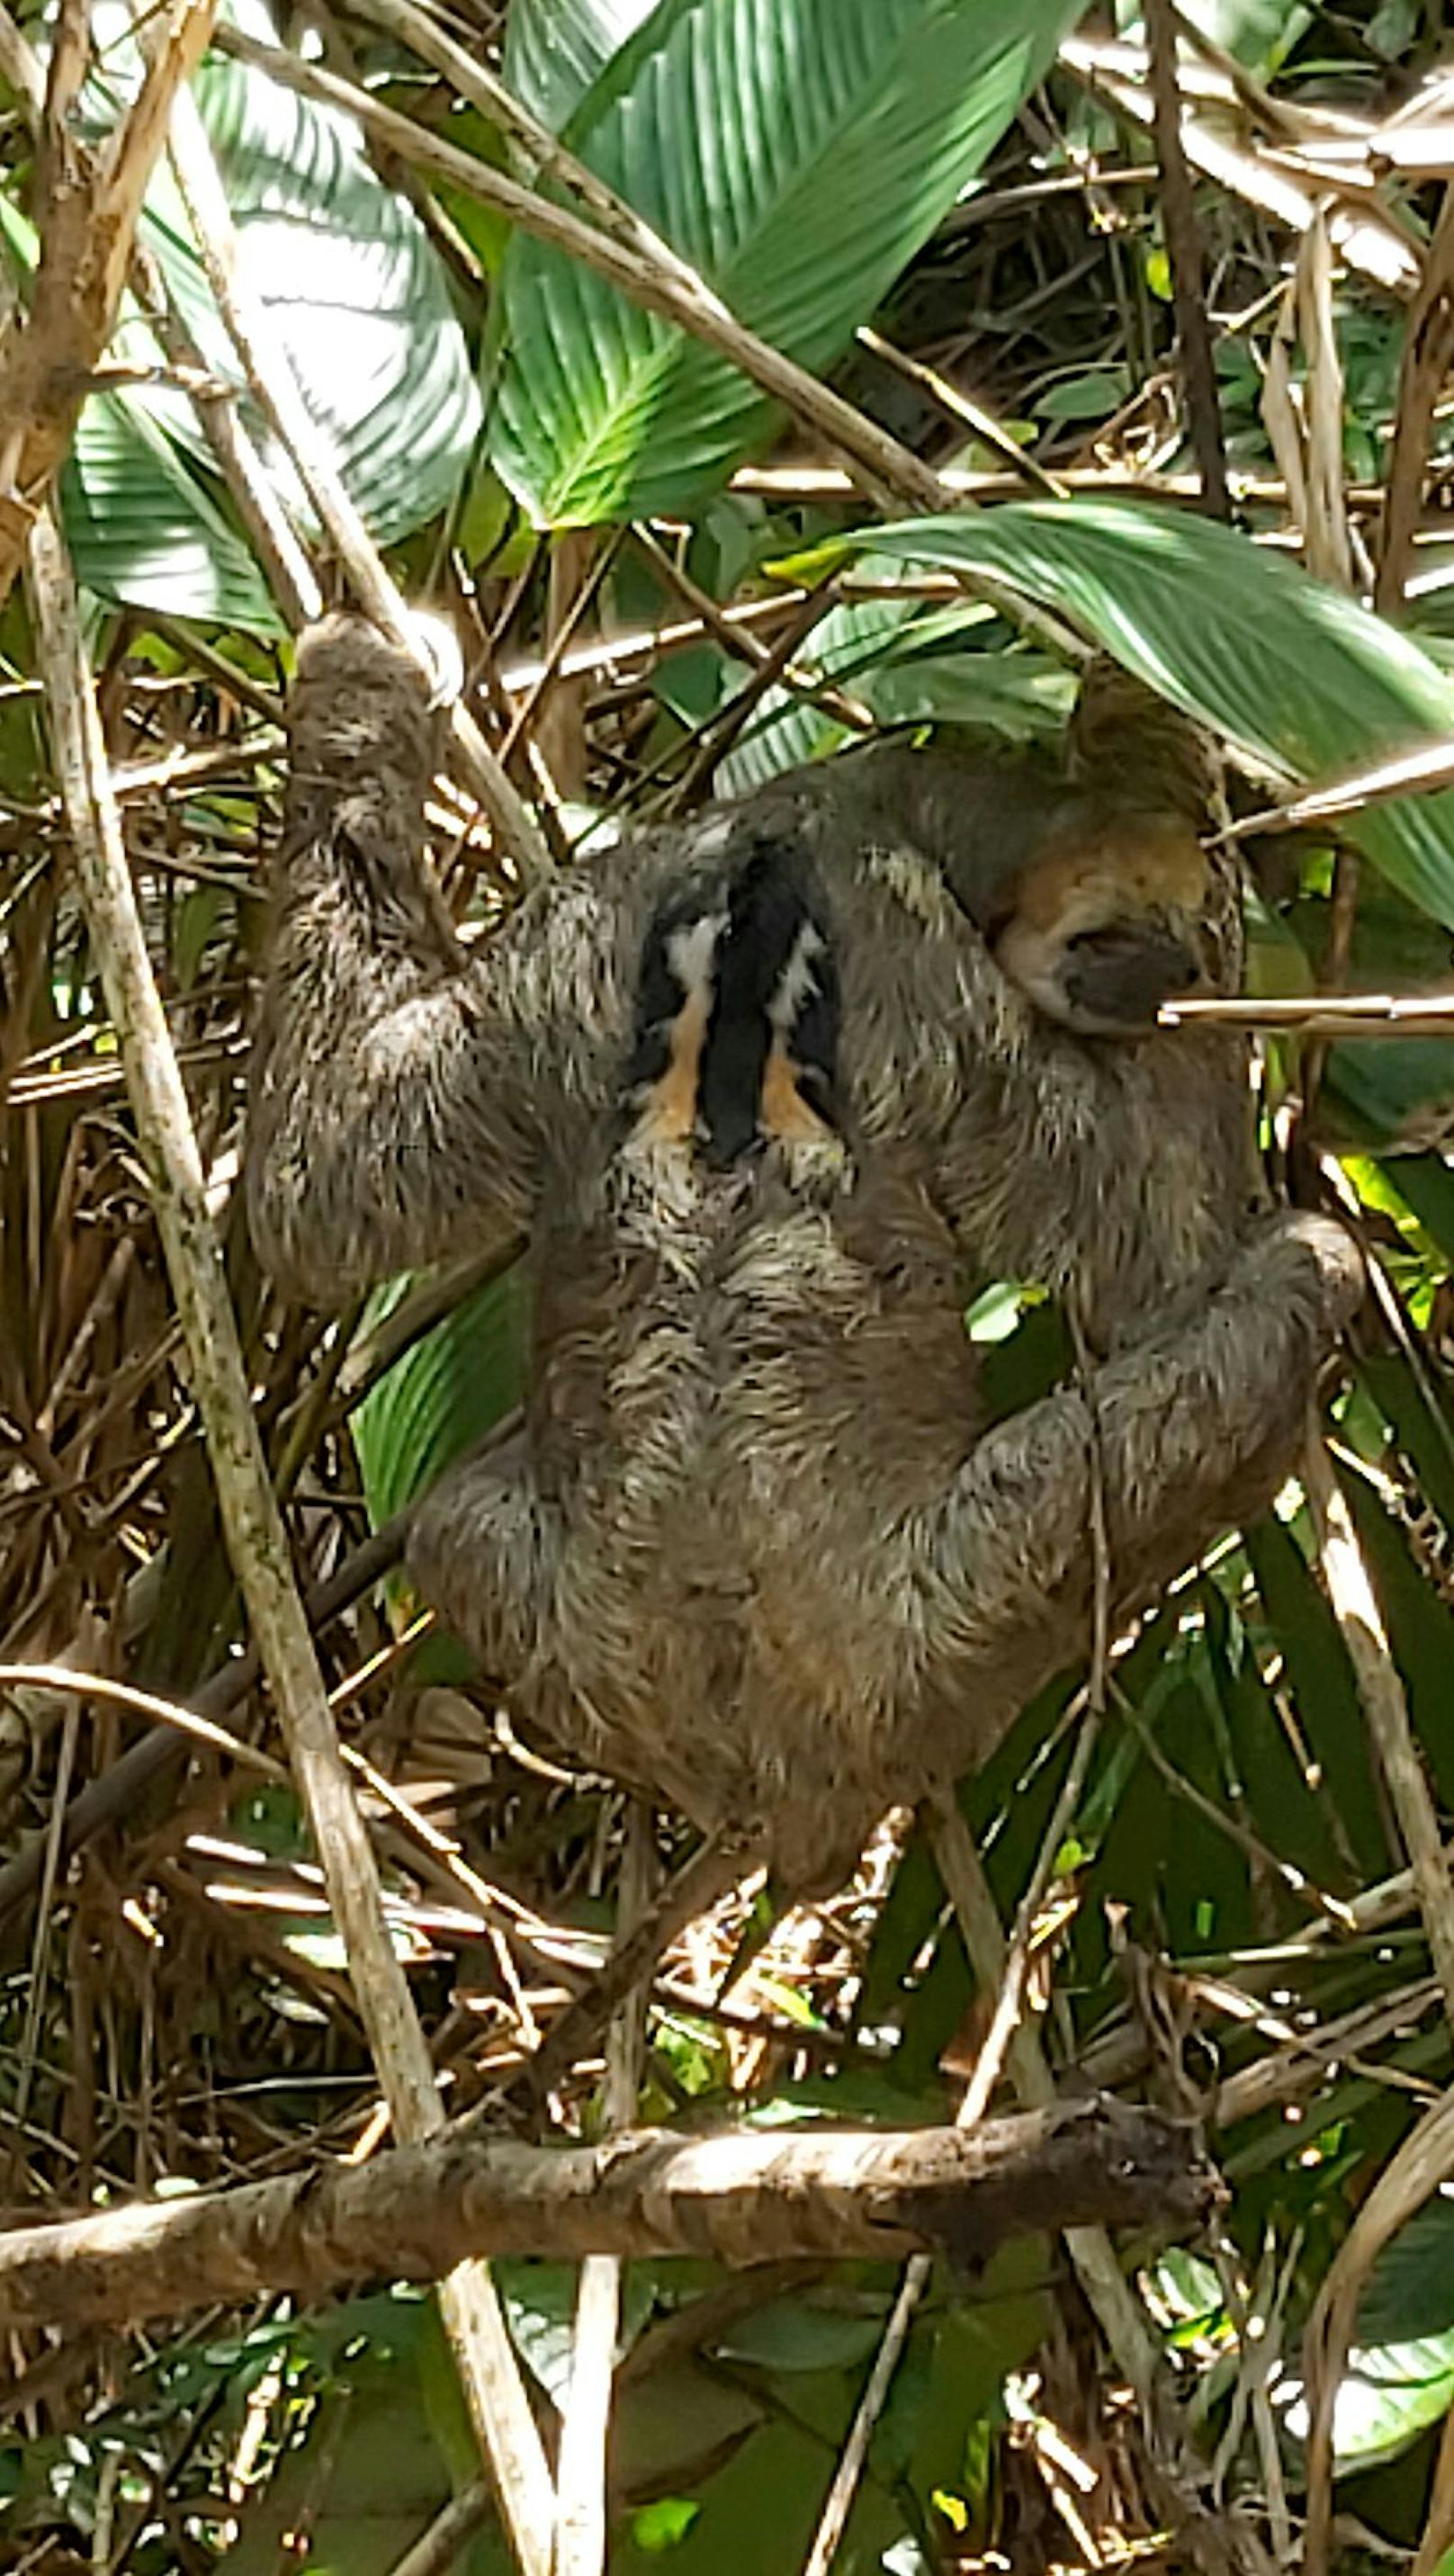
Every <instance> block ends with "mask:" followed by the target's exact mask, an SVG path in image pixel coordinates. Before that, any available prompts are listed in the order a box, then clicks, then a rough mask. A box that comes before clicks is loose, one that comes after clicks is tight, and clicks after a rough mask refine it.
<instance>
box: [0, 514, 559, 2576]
mask: <svg viewBox="0 0 1454 2576" xmlns="http://www.w3.org/2000/svg"><path fill="white" fill-rule="evenodd" d="M31 589H32V596H33V601H34V609H35V616H36V625H37V641H38V649H39V657H40V663H41V669H42V675H43V678H44V682H45V689H46V698H47V704H48V708H49V716H50V728H51V738H52V744H53V749H54V755H55V761H56V767H57V771H58V773H59V778H60V785H61V793H62V796H63V798H64V802H65V810H66V816H67V821H68V823H69V826H70V832H71V838H72V842H73V846H74V849H75V858H76V871H77V877H78V882H79V886H80V892H81V899H82V902H83V904H84V906H85V911H86V917H87V921H88V924H89V927H90V932H91V937H92V939H93V941H94V943H95V948H96V953H97V957H98V960H99V962H100V968H101V976H102V982H103V985H104V988H105V992H106V999H107V1004H108V1007H109V1009H110V1012H111V1017H112V1020H113V1022H114V1024H115V1028H116V1033H117V1039H118V1043H119V1046H120V1050H121V1055H122V1060H123V1062H124V1064H125V1067H126V1075H127V1084H128V1089H129V1091H130V1095H131V1101H132V1107H133V1110H134V1113H135V1117H136V1124H137V1130H138V1137H139V1141H140V1145H141V1150H142V1155H143V1158H144V1160H145V1163H146V1167H147V1171H148V1175H149V1178H150V1181H151V1186H152V1191H153V1195H154V1199H155V1205H156V1215H157V1224H158V1228H159V1231H160V1234H161V1238H162V1246H163V1251H164V1253H165V1256H166V1263H167V1269H168V1273H169V1275H170V1279H171V1283H172V1291H173V1294H174V1296H175V1299H176V1304H177V1311H178V1315H179V1317H180V1320H181V1325H182V1331H183V1335H184V1338H185V1341H186V1346H187V1353H188V1362H189V1370H190V1376H191V1383H192V1392H193V1396H194V1399H195V1401H196V1404H197V1409H198V1412H199V1414H200V1416H201V1419H202V1425H203V1430H204V1434H205V1437H206V1440H207V1446H208V1453H209V1456H210V1459H211V1464H212V1471H213V1476H214V1479H215V1482H216V1488H217V1499H218V1503H219V1506H220V1510H221V1515H222V1525H223V1531H224V1535H225V1538H226V1542H227V1548H228V1554H229V1557H230V1559H231V1562H232V1567H233V1571H234V1573H235V1575H236V1577H237V1581H238V1585H239V1588H240V1590H241V1592H242V1596H243V1599H244V1601H245V1602H246V1604H247V1608H248V1614H249V1617H250V1619H251V1622H252V1628H253V1634H254V1637H255V1639H256V1642H257V1648H258V1653H259V1656H260V1658H261V1661H262V1665H263V1669H264V1672H265V1673H266V1675H267V1678H268V1681H269V1685H270V1687H271V1691H272V1697H273V1702H274V1706H275V1707H276V1709H277V1713H278V1716H279V1719H280V1721H281V1723H282V1726H283V1729H284V1733H285V1735H286V1738H287V1743H288V1753H289V1758H290V1761H291V1764H292V1769H293V1774H294V1777H295V1779H296V1781H297V1783H298V1788H299V1791H300V1794H301V1796H302V1799H303V1803H304V1806H305V1808H306V1810H307V1814H308V1818H309V1823H310V1826H311V1828H312V1832H313V1838H314V1842H315V1844H316V1847H317V1851H318V1857H319V1860H320V1862H321V1863H322V1866H323V1871H324V1876H325V1880H326V1883H327V1888H328V1895H329V1901H330V1904H331V1906H332V1909H333V1913H334V1918H335V1920H336V1922H337V1924H338V1927H339V1931H340V1932H341V1934H342V1936H343V1940H344V1943H345V1946H346V1949H347V1952H348V1958H349V1965H350V1969H351V1971H352V1976H353V1982H354V1987H355V1991H356V1993H357V1997H358V2004H359V2010H360V2013H361V2015H362V2018H363V2021H364V2024H365V2027H366V2029H367V2032H368V2036H369V2044H370V2047H371V2049H372V2051H373V2056H374V2062H375V2064H376V2066H377V2068H378V2072H379V2080H380V2083H381V2085H382V2087H383V2090H384V2094H385V2097H386V2099H387V2101H388V2103H389V2108H390V2112H391V2115H392V2118H393V2122H394V2127H395V2130H396V2132H397V2134H398V2135H399V2136H400V2137H401V2138H403V2139H405V2140H413V2139H419V2138H423V2137H427V2136H428V2135H429V2134H430V2133H431V2132H432V2131H433V2130H434V2129H436V2128H438V2127H439V2126H440V2125H441V2124H442V2121H443V2116H444V2115H443V2111H442V2109H441V2106H440V2100H439V2094H438V2089H437V2087H436V2084H435V2079H434V2069H433V2065H432V2062H431V2060H430V2055H429V2047H428V2043H427V2041H426V2039H425V2037H424V2033H423V2031H422V2029H421V2028H420V2025H419V2020H418V2017H417V2015H416V2013H415V2010H414V2005H413V2000H412V1998H411V1996H410V1993H409V1989H408V1986H407V1985H406V1983H405V1980H404V1973H403V1970H402V1968H401V1967H400V1964H399V1960H398V1957H397V1955H396V1953H395V1950H394V1946H393V1942H392V1939H391V1937H390V1934H389V1929H388V1924H387V1922H386V1919H385V1915H384V1909H383V1904H382V1901H381V1897H380V1891H379V1882H378V1873H377V1871H376V1869H375V1866H374V1857H373V1852H372V1850H371V1848H370V1845H369V1840H368V1836H367V1834H366V1832H365V1830H364V1826H363V1821H362V1819H361V1817H360V1815H359V1812H358V1807H357V1804H356V1802H355V1799H354V1795H353V1790H352V1786H351V1784H350V1781H349V1778H348V1774H347V1771H346V1770H345V1768H344V1764H343V1761H342V1758H341V1756H340V1753H339V1747H338V1738H337V1735H336V1733H335V1731H334V1725H333V1718H332V1713H331V1711H330V1709H329V1706H328V1699H327V1694H326V1692H325V1690H324V1687H323V1678H322V1675H321V1673H320V1672H319V1669H318V1662H317V1657H316V1655H315V1653H314V1650H313V1642H312V1639H311V1637H310V1636H309V1633H308V1625H307V1621H306V1619H305V1617H304V1613H303V1607H302V1604H301V1602H300V1600H299V1598H298V1592H297V1587H296V1584H295V1582H294V1579H293V1569H292V1563H291V1558H290V1553H289V1548H288V1540H287V1533H286V1531H285V1529H284V1527H283V1523H282V1517H281V1514H280V1513H279V1510H278V1506H277V1503H276V1501H275V1499H274V1496H273V1492H272V1488H271V1486H270V1485H269V1483H268V1476H267V1464H266V1460H265V1459H264V1456H263V1451H262V1444H261V1441H260V1439H259V1436H258V1429H257V1424H256V1421H255V1419H254V1417H253V1412H252V1404H251V1399H250V1395H249V1390H248V1382H247V1372H246V1369H245V1367H244V1364H243V1358H242V1352H241V1348H240V1346H239V1343H238V1339H237V1327H236V1323H235V1320H234V1317H233V1313H232V1308H231V1305H230V1303H229V1301H228V1296H227V1290H226V1283H225V1280H224V1276H223V1271H222V1265H221V1262H220V1260H219V1257H218V1251H217V1243H216V1238H215V1236H214V1234H213V1230H212V1224H211V1220H210V1218H209V1216H208V1212H207V1204H206V1192H205V1185H204V1177H203V1170H202V1162H201V1156H200V1154H199V1152H198V1148H197V1139H196V1135H195V1133H194V1131H193V1127H192V1121H191V1113H190V1110H189V1107H188V1104H187V1097H186V1093H185V1091H184V1090H183V1088H182V1081H181V1076H180V1074H179V1073H178V1070H177V1061H176V1056H175V1053H174V1050H173V1047H172V1042H171V1036H170V1032H169V1030H168V1028H167V1023H166V1017H165V1014H164V1012H163V1010H162V1007H161V1001H160V997H159V995H158V993H157V989H156V984H155V981H154V978H153V975H152V970H151V962H150V959H149V957H148V955H147V950H146V942H145V938H144V935H143V931H142V925H141V917H140V913H139V911H138V908H137V901H136V893H135V888H134V887H133V884H132V880H131V872H130V868H129V866H128V864H127V857H126V850H125V847H124V844H123V842H122V837H121V825H120V818H119V815H118V812H117V808H116V803H115V799H114V797H113V796H112V793H111V782H110V775H109V770H108V767H107V761H106V752H105V746H104V743H103V741H102V737H101V728H100V720H99V716H98V713H97V708H96V700H95V693H94V689H93V687H92V682H91V675H90V671H89V669H88V667H87V663H86V656H85V649H84V646H83V644H82V640H81V631H80V624H79V617H78V611H77V604H76V595H75V585H74V580H73V577H72V573H71V568H70V564H69V561H68V559H67V557H66V554H65V551H64V548H63V547H62V545H61V542H60V539H59V536H58V535H57V533H56V531H55V528H54V526H53V525H52V523H51V521H50V519H49V517H48V516H46V515H45V514H42V516H41V518H40V519H39V520H38V521H37V524H36V528H35V531H34V533H33V535H32V539H31ZM441 2309H442V2312H443V2315H444V2318H445V2324H446V2329H447V2331H448V2333H449V2336H450V2340H451V2343H452V2344H453V2347H454V2350H455V2353H456V2357H457V2359H458V2361H459V2364H460V2368H461V2374H462V2378H463V2382H464V2386H465V2390H466V2394H467V2396H468V2397H469V2399H470V2402H471V2410H472V2413H473V2415H474V2419H475V2424H476V2429H477V2432H478V2434H479V2436H480V2439H481V2442H482V2445H483V2446H484V2448H485V2452H486V2456H487V2457H488V2459H489V2461H490V2465H491V2468H492V2471H493V2474H494V2477H495V2482H496V2488H497V2491H498V2493H499V2496H500V2500H501V2505H502V2510H503V2512H504V2516H505V2520H506V2524H507V2527H508V2529H509V2530H510V2532H511V2536H512V2538H513V2540H514V2543H515V2547H516V2552H517V2555H518V2557H519V2560H520V2564H521V2566H522V2568H523V2569H524V2570H525V2571H526V2576H547V2568H548V2559H547V2556H546V2534H547V2532H548V2529H549V2520H550V2504H549V2496H550V2487H549V2474H548V2471H547V2469H546V2465H545V2457H544V2453H543V2452H542V2450H541V2448H540V2440H539V2436H538V2434H537V2432H536V2430H535V2424H534V2419H533V2417H532V2416H531V2414H530V2410H529V2406H528V2404H527V2401H526V2397H525V2391H524V2385H523V2382H522V2381H521V2378H520V2374H519V2369H518V2366H517V2364H516V2362H515V2358H514V2355H513V2353H512V2351H511V2348H510V2344H509V2341H508V2338H507V2336H506V2332H505V2326H504V2320H503V2317H502V2315H501V2313H500V2309H499V2306H498V2303H497V2301H496V2299H495V2295H494V2290H493V2287H492V2285H491V2283H490V2281H489V2276H488V2274H487V2273H485V2272H483V2271H482V2270H481V2269H480V2267H478V2266H476V2265H470V2266H468V2267H465V2268H464V2269H463V2270H462V2271H461V2273H460V2274H459V2275H457V2276H454V2277H452V2278H451V2280H450V2281H448V2282H446V2283H445V2284H444V2285H443V2287H442V2290H441Z"/></svg>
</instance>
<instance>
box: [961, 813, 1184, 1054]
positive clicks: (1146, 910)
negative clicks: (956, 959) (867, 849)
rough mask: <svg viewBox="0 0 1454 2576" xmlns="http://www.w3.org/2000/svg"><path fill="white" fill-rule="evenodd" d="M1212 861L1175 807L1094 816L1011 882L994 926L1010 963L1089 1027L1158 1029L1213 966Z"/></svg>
mask: <svg viewBox="0 0 1454 2576" xmlns="http://www.w3.org/2000/svg"><path fill="white" fill-rule="evenodd" d="M1207 900H1208V872H1207V863H1206V859H1205V857H1204V856H1203V853H1202V851H1201V849H1200V847H1199V845H1198V843H1197V839H1196V836H1195V834H1194V833H1193V832H1192V830H1191V829H1190V827H1189V826H1188V825H1187V824H1186V823H1184V822H1182V821H1180V820H1179V819H1177V818H1176V817H1174V816H1149V815H1132V814H1127V815H1121V816H1116V815H1109V816H1107V817H1106V818H1105V819H1104V820H1103V821H1096V822H1092V821H1091V819H1090V818H1089V817H1087V818H1086V828H1085V829H1084V830H1083V831H1082V832H1076V833H1074V834H1072V835H1070V836H1068V837H1067V838H1066V839H1064V840H1061V839H1059V838H1057V841H1056V843H1055V845H1054V846H1053V847H1052V848H1051V849H1049V850H1046V851H1042V852H1041V853H1040V855H1039V856H1038V857H1037V858H1036V859H1035V860H1033V861H1032V862H1031V863H1030V865H1029V866H1027V867H1026V868H1024V869H1023V870H1021V871H1020V872H1019V873H1018V875H1017V876H1016V877H1015V878H1013V879H1012V880H1011V881H1010V882H1008V883H1007V884H1005V885H1004V887H1003V888H1002V889H1001V890H1000V900H999V902H998V903H997V905H996V907H995V913H996V917H995V918H993V919H991V920H990V921H989V922H988V923H987V924H986V932H987V936H988V939H989V945H990V948H991V950H992V952H993V954H994V957H995V960H996V962H997V964H998V965H999V967H1000V969H1001V971H1002V972H1003V973H1004V974H1006V975H1008V976H1009V977H1010V978H1011V980H1012V981H1013V982H1014V983H1016V984H1018V985H1019V987H1020V989H1021V991H1022V992H1024V993H1027V994H1028V995H1029V998H1030V999H1031V1001H1032V1002H1034V1003H1035V1004H1036V1006H1037V1008H1039V1009H1040V1010H1042V1011H1043V1012H1044V1013H1045V1014H1046V1016H1047V1018H1049V1019H1052V1020H1058V1021H1059V1022H1060V1023H1061V1025H1062V1027H1064V1028H1068V1029H1074V1030H1076V1031H1077V1032H1078V1033H1079V1034H1081V1035H1083V1036H1087V1037H1134V1036H1137V1035H1140V1034H1142V1033H1144V1032H1145V1031H1147V1030H1149V1029H1151V1028H1154V1027H1155V1025H1156V1014H1157V1011H1158V1009H1159V1007H1160V1005H1161V1004H1162V1003H1163V1002H1168V1001H1171V1000H1172V999H1173V998H1174V996H1176V995H1177V994H1185V993H1187V992H1189V991H1191V990H1192V989H1193V988H1194V987H1195V986H1197V985H1198V984H1200V983H1201V982H1202V981H1203V979H1204V975H1205V971H1206V961H1205V958H1204V954H1203V943H1202V924H1203V920H1204V917H1205V913H1206V908H1207Z"/></svg>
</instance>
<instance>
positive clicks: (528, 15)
mask: <svg viewBox="0 0 1454 2576" xmlns="http://www.w3.org/2000/svg"><path fill="white" fill-rule="evenodd" d="M655 6H656V0H512V5H511V9H510V15H509V17H508V18H507V20H506V22H505V54H504V72H505V85H506V87H507V89H510V90H513V92H514V94H515V96H516V98H518V99H519V100H520V102H521V104H522V106H525V107H528V108H531V109H533V111H534V113H535V114H536V115H537V116H538V117H539V119H540V121H541V124H542V125H548V126H549V127H550V130H551V132H552V133H553V134H558V133H559V132H560V130H561V127H562V126H563V125H564V124H565V122H566V120H567V118H568V117H569V116H570V115H572V113H573V112H574V110H575V108H576V107H577V105H578V104H579V102H580V101H581V99H583V98H584V97H585V94H586V92H587V90H588V89H589V88H590V86H591V83H592V82H593V81H594V80H595V79H596V78H597V76H598V75H599V74H600V73H601V72H603V71H604V70H605V68H606V65H607V64H608V62H609V61H610V60H611V57H612V55H613V54H615V53H618V52H619V51H620V48H621V47H622V45H624V44H625V42H626V39H627V37H628V36H630V35H634V34H635V32H636V29H637V28H638V27H639V26H640V25H641V22H642V20H643V19H644V18H649V17H650V15H651V13H652V10H653V9H654V8H655Z"/></svg>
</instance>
